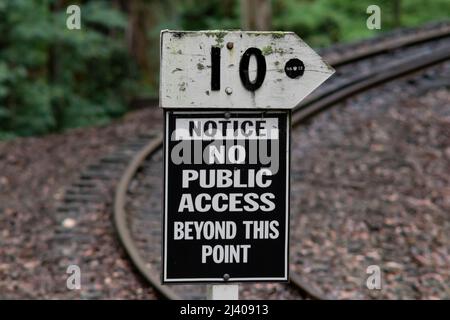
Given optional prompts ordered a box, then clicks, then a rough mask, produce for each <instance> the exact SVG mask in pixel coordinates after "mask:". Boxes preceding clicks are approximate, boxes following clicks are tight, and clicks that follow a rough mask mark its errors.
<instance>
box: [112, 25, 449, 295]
mask: <svg viewBox="0 0 450 320" xmlns="http://www.w3.org/2000/svg"><path fill="white" fill-rule="evenodd" d="M445 32H446V35H449V32H450V30H446V31H445ZM442 36H443V34H442V32H439V33H433V34H432V37H431V38H430V35H428V38H427V39H428V40H430V39H435V38H436V37H442ZM418 40H419V41H418V42H424V41H426V40H425V39H424V37H420V38H418ZM406 43H407V44H408V45H411V44H412V40H411V39H409V40H408V41H406ZM390 48H392V47H390ZM385 50H386V49H384V50H381V49H380V48H378V49H377V50H375V51H374V52H375V53H373V54H376V53H379V52H382V51H385ZM359 55H360V56H361V54H359ZM448 59H450V46H446V47H444V48H442V49H439V50H436V51H434V52H432V53H431V54H427V53H425V54H419V55H415V56H413V57H412V58H407V59H403V60H401V61H400V62H398V61H394V62H392V63H391V64H388V65H385V66H384V67H383V68H379V69H377V70H372V71H371V72H368V73H367V74H363V75H360V76H357V77H354V78H351V79H349V80H348V81H346V82H345V83H344V84H342V85H340V86H339V87H338V88H333V90H328V91H325V92H324V93H323V94H321V95H319V96H317V97H314V99H310V100H306V101H305V102H303V103H301V104H299V105H298V106H297V107H296V109H295V110H294V113H293V120H292V125H293V127H295V126H297V125H299V124H301V123H303V122H304V121H305V120H307V119H308V118H310V117H312V116H314V115H316V114H317V113H319V112H322V111H324V110H326V109H327V108H329V107H330V106H332V105H335V104H337V103H338V102H340V101H342V100H344V99H346V98H348V97H349V96H352V95H356V94H358V93H360V92H362V91H364V90H367V89H369V88H371V87H374V86H376V85H379V84H381V83H384V82H388V81H390V80H393V79H396V78H399V77H402V76H405V75H407V74H411V73H414V72H417V71H418V70H421V69H424V68H427V67H430V66H432V65H435V64H437V63H440V62H443V61H445V60H448ZM345 60H346V61H355V59H350V58H348V57H345V58H344V59H343V61H344V62H345ZM334 64H337V65H342V64H343V63H338V62H336V61H334ZM162 142H163V138H162V137H161V136H159V137H157V138H156V139H154V140H153V141H151V142H150V143H149V144H148V145H146V146H145V147H144V148H143V149H142V150H141V151H140V152H139V153H138V154H136V155H135V156H134V157H133V159H132V160H131V162H130V164H129V165H128V167H127V169H126V170H125V173H124V174H123V176H122V177H121V180H120V182H119V184H118V186H117V189H116V196H115V202H114V222H115V225H116V229H117V232H118V235H119V239H120V241H121V242H122V244H123V246H124V247H125V250H126V252H127V253H128V255H129V256H130V259H131V260H132V262H133V263H134V265H135V266H136V268H137V270H138V271H139V272H140V273H141V274H142V275H143V276H144V278H145V279H146V280H147V281H148V282H149V283H150V284H151V285H152V286H153V287H154V288H155V289H156V290H157V291H158V292H159V293H160V294H161V295H162V296H164V297H165V298H168V299H181V297H180V296H179V295H178V294H177V293H175V292H174V291H173V290H171V289H170V288H167V287H165V286H162V285H161V284H160V281H159V277H156V276H155V275H153V274H152V273H151V272H150V271H149V269H148V268H147V267H146V263H145V261H144V260H143V259H142V257H141V256H140V255H139V252H138V249H137V247H136V246H135V244H134V241H133V239H132V237H131V234H130V231H129V229H128V227H127V221H126V210H125V203H126V201H125V199H126V194H127V190H128V186H129V184H130V182H131V180H132V179H133V177H134V175H135V174H136V172H137V171H138V169H139V168H140V166H141V164H142V162H143V161H144V160H145V159H146V158H147V157H149V156H150V155H152V154H153V153H154V152H156V151H157V150H159V149H160V148H161V147H162ZM290 278H291V283H292V284H294V285H295V286H296V287H297V289H298V290H299V291H300V292H302V293H303V294H304V295H306V296H308V297H310V298H311V299H317V300H322V299H328V298H329V297H326V296H324V295H323V294H322V293H320V292H316V290H315V289H313V288H311V287H310V286H308V285H307V284H306V283H305V282H304V281H303V279H302V277H301V276H300V275H299V274H297V273H296V272H292V271H291V277H290Z"/></svg>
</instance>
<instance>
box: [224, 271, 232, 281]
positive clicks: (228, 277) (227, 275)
mask: <svg viewBox="0 0 450 320" xmlns="http://www.w3.org/2000/svg"><path fill="white" fill-rule="evenodd" d="M223 280H225V281H228V280H230V275H229V274H228V273H225V274H224V275H223Z"/></svg>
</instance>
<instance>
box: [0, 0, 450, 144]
mask: <svg viewBox="0 0 450 320" xmlns="http://www.w3.org/2000/svg"><path fill="white" fill-rule="evenodd" d="M395 2H400V4H401V6H400V7H401V10H400V21H396V19H395V13H394V3H395ZM75 3H78V4H79V5H80V7H81V24H82V29H81V30H68V29H67V28H66V19H67V17H68V15H67V14H66V8H67V6H68V5H70V4H75ZM272 4H273V5H272V8H273V9H272V11H273V19H272V25H273V29H274V30H281V31H283V30H286V31H294V32H296V33H297V34H298V35H300V36H301V37H302V38H303V39H304V40H305V41H307V42H308V43H309V44H310V45H312V46H313V47H321V46H327V45H330V44H332V43H336V42H349V41H354V40H357V39H362V38H367V37H373V36H375V35H377V34H379V33H380V32H385V31H389V30H391V29H393V28H394V27H398V26H400V27H411V26H417V25H420V24H423V23H425V22H429V21H433V20H445V19H448V18H449V16H448V13H449V12H450V1H449V0H433V1H423V0H358V1H349V0H272ZM372 4H376V5H378V6H380V8H381V19H382V23H381V26H382V29H381V30H380V31H378V30H369V29H367V27H366V20H367V18H368V15H367V13H366V9H367V7H368V6H369V5H372ZM55 8H60V9H58V10H57V9H55ZM121 10H122V11H121ZM127 15H130V16H127ZM240 20H241V17H240V1H239V0H208V1H204V0H165V1H156V0H128V1H127V0H116V1H107V0H78V1H69V0H0V140H1V139H10V138H12V137H14V136H29V135H37V134H45V133H48V132H58V131H61V130H64V129H66V128H72V127H80V126H88V125H94V124H104V123H107V122H108V121H110V120H111V119H112V118H114V117H117V116H120V115H122V114H123V113H124V112H125V111H126V107H125V106H126V104H127V102H128V101H130V100H131V99H132V98H135V97H137V96H140V97H142V96H143V95H144V96H147V95H148V93H155V94H156V92H157V88H158V83H157V80H156V79H157V78H158V71H157V70H158V60H159V56H158V55H159V31H160V30H161V29H165V28H171V29H184V30H200V29H239V28H240V25H241V21H240ZM132 22H134V24H133V23H132ZM130 25H133V30H126V29H127V28H129V26H130ZM137 29H139V30H137ZM126 31H128V35H130V34H133V35H134V36H136V35H138V37H135V38H132V39H133V41H134V42H130V43H131V44H132V45H131V46H130V47H129V48H127V41H129V40H130V38H126V37H125V34H126ZM130 31H132V32H130ZM136 31H140V32H136ZM136 39H137V40H136ZM129 50H131V51H133V50H135V51H133V53H132V54H130V53H129ZM136 53H139V54H136ZM137 65H139V69H138V67H137ZM149 89H150V90H149ZM138 92H139V94H138ZM143 92H145V93H147V94H142V93H143Z"/></svg>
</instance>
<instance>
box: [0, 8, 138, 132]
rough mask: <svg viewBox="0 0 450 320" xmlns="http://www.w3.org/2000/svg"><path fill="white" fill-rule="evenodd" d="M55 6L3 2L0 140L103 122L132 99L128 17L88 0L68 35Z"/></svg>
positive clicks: (134, 76) (0, 10) (134, 74)
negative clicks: (77, 25) (79, 22)
mask: <svg viewBox="0 0 450 320" xmlns="http://www.w3.org/2000/svg"><path fill="white" fill-rule="evenodd" d="M54 3H55V1H52V0H45V1H42V0H3V1H1V2H0V33H1V34H2V36H1V38H0V139H1V138H2V137H8V138H9V137H11V136H13V135H20V136H28V135H36V134H44V133H48V132H54V131H59V130H62V129H65V128H70V127H78V126H85V125H92V124H99V123H106V122H107V121H108V120H109V119H111V118H113V117H116V116H119V115H121V114H123V113H124V112H125V111H126V108H125V105H126V102H127V100H128V99H129V98H130V95H132V94H133V90H132V89H133V83H135V81H136V79H137V72H136V70H135V68H133V65H132V62H131V59H130V58H129V56H128V53H127V50H126V47H125V41H124V32H125V28H126V25H127V19H126V17H125V16H124V15H123V14H122V13H121V12H119V11H117V10H116V9H113V8H112V6H111V5H110V4H109V2H106V1H88V2H86V3H84V4H83V5H82V11H81V17H82V28H81V30H69V29H67V28H66V19H67V17H68V15H67V14H66V12H65V9H66V6H62V9H61V10H52V9H51V6H52V4H54Z"/></svg>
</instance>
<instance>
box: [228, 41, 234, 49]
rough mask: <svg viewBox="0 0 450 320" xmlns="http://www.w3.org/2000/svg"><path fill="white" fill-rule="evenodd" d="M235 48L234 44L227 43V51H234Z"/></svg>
mask: <svg viewBox="0 0 450 320" xmlns="http://www.w3.org/2000/svg"><path fill="white" fill-rule="evenodd" d="M233 46H234V44H233V42H227V49H228V50H231V49H233Z"/></svg>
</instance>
